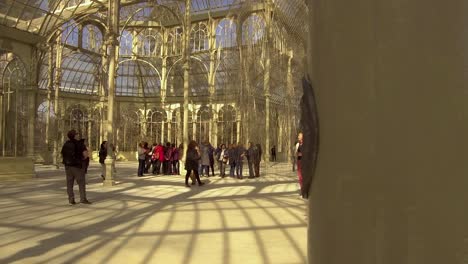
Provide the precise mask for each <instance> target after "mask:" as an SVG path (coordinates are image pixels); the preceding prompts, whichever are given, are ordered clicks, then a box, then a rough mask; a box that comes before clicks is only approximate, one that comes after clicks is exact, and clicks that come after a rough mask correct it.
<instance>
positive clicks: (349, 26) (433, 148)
mask: <svg viewBox="0 0 468 264" xmlns="http://www.w3.org/2000/svg"><path fill="white" fill-rule="evenodd" d="M309 2H310V9H311V12H312V14H311V15H310V25H311V29H312V34H311V35H310V42H311V45H310V47H309V48H310V49H309V50H308V53H307V54H308V56H309V65H310V66H311V67H310V68H309V74H310V77H311V79H312V86H313V88H314V90H315V93H316V97H317V105H318V115H319V121H320V125H319V129H320V152H319V155H318V164H317V167H316V174H315V176H314V181H313V183H312V187H311V189H310V199H309V200H310V206H309V209H310V214H309V237H308V239H309V245H308V247H309V249H308V251H309V263H314V264H315V263H327V264H335V263H336V264H338V263H339V264H341V263H348V264H350V263H359V264H383V263H385V264H394V263H399V264H403V263H407V264H440V263H466V261H467V260H468V226H467V224H466V223H467V222H468V210H467V209H466V208H467V205H466V201H467V200H468V192H466V186H468V177H467V175H468V162H467V155H466V153H467V151H468V140H466V136H467V134H468V133H467V132H468V118H467V114H468V93H467V91H468V75H467V74H466V69H467V66H468V57H467V53H468V31H467V30H466V29H467V28H468V23H467V16H466V14H467V13H468V6H467V4H468V3H467V1H465V0H454V1H450V4H448V3H447V2H443V1H436V0H424V1H423V0H414V1H407V0H394V1H388V0H361V1H357V2H356V1H337V0H314V1H309ZM306 140H307V139H306ZM266 151H267V150H266ZM306 159H307V158H306ZM304 164H305V163H304ZM304 170H305V173H306V172H307V170H306V168H304Z"/></svg>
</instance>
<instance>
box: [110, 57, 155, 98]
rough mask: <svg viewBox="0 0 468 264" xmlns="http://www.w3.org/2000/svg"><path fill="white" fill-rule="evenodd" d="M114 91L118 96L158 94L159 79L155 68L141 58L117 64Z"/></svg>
mask: <svg viewBox="0 0 468 264" xmlns="http://www.w3.org/2000/svg"><path fill="white" fill-rule="evenodd" d="M115 86H116V88H115V91H116V94H117V95H120V96H145V97H146V96H153V97H154V96H159V95H160V91H161V80H160V79H159V74H158V73H157V71H156V69H155V68H154V67H152V66H151V65H150V64H149V63H147V62H143V61H141V60H127V61H124V62H122V63H120V64H119V67H118V68H117V78H116V83H115Z"/></svg>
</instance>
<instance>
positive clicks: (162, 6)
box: [119, 3, 184, 42]
mask: <svg viewBox="0 0 468 264" xmlns="http://www.w3.org/2000/svg"><path fill="white" fill-rule="evenodd" d="M148 7H153V8H154V7H161V8H164V9H166V10H168V11H169V12H170V13H171V14H172V15H173V16H175V17H176V18H177V20H178V22H180V23H181V24H182V25H183V24H184V21H183V20H182V19H181V18H180V17H179V16H178V15H177V14H176V13H175V12H174V11H173V10H171V9H170V8H169V7H167V6H165V5H159V4H155V3H151V4H147V5H146V6H144V7H140V8H138V9H137V10H135V11H134V12H133V13H132V15H131V16H129V17H128V18H127V20H126V21H125V23H124V25H123V26H122V29H121V31H120V35H122V32H123V30H125V29H126V28H127V25H128V23H129V22H130V20H132V19H133V17H134V16H135V15H136V14H137V13H139V12H140V11H142V10H145V9H146V8H148ZM119 42H120V39H119Z"/></svg>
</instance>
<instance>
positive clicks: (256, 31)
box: [242, 14, 265, 45]
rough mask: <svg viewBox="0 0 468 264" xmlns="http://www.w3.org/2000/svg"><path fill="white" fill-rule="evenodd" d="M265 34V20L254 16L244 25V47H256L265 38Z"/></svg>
mask: <svg viewBox="0 0 468 264" xmlns="http://www.w3.org/2000/svg"><path fill="white" fill-rule="evenodd" d="M264 33H265V20H264V19H263V18H262V17H261V16H259V15H257V14H252V15H251V16H249V17H248V18H247V19H246V20H245V21H244V23H243V24H242V45H254V44H257V42H258V41H259V40H261V39H262V38H263V35H264Z"/></svg>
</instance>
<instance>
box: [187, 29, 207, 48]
mask: <svg viewBox="0 0 468 264" xmlns="http://www.w3.org/2000/svg"><path fill="white" fill-rule="evenodd" d="M208 48H209V44H208V25H207V24H206V23H205V22H198V23H196V24H194V25H192V28H191V30H190V50H191V51H192V52H197V51H204V50H207V49H208Z"/></svg>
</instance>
